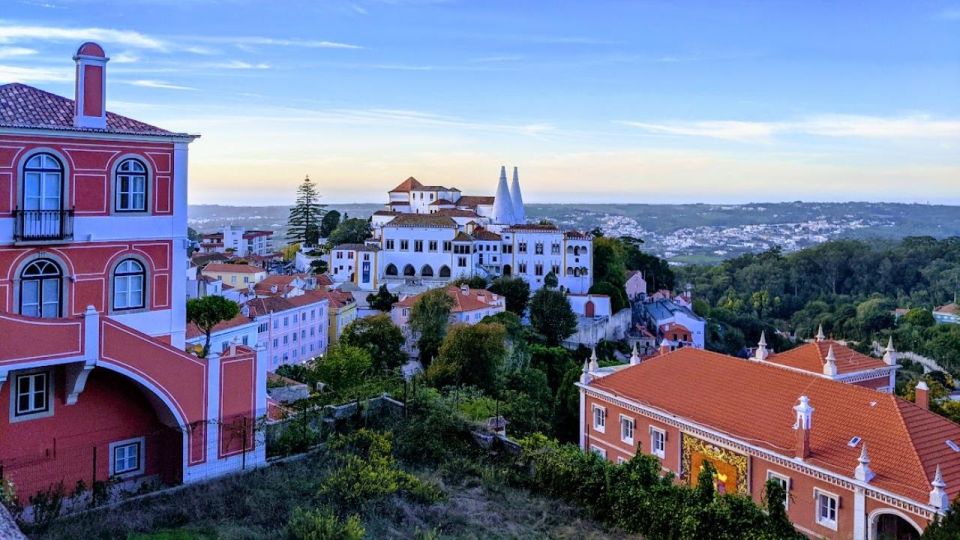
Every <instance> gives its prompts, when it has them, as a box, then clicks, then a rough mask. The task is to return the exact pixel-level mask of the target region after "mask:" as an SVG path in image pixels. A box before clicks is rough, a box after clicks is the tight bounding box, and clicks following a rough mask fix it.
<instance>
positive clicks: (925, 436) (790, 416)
mask: <svg viewBox="0 0 960 540" xmlns="http://www.w3.org/2000/svg"><path fill="white" fill-rule="evenodd" d="M838 349H839V347H834V351H835V352H837V351H838ZM587 388H596V389H599V390H604V391H606V392H609V393H612V394H615V395H617V396H619V397H623V398H626V399H628V400H631V401H633V402H636V403H638V404H640V405H642V406H645V407H651V408H654V409H657V410H660V411H662V412H663V413H665V414H666V415H668V416H669V417H673V418H679V419H683V420H686V421H690V422H693V423H696V424H699V425H701V426H704V427H707V428H710V429H712V430H714V431H718V432H720V433H722V434H724V435H725V436H728V437H730V438H732V439H735V440H738V441H741V442H743V443H746V444H750V445H753V446H758V447H761V448H764V449H766V450H769V451H772V452H776V453H778V454H781V455H785V456H788V457H791V458H792V456H794V455H795V444H796V433H795V431H794V429H793V425H794V422H795V420H796V414H795V412H794V410H793V407H794V406H795V405H796V404H797V400H798V398H799V397H800V396H807V397H808V398H809V400H810V405H811V406H812V407H813V408H814V413H813V422H812V426H813V427H812V429H811V431H810V445H811V456H810V457H809V458H807V459H805V460H804V462H805V463H808V464H810V465H814V466H819V467H823V468H825V469H828V470H830V471H833V472H835V473H837V474H841V475H843V476H846V477H853V475H854V469H855V468H856V466H857V463H858V462H857V458H858V457H859V456H860V452H861V450H862V448H861V447H860V445H862V444H863V443H866V444H867V445H868V448H869V454H870V459H871V463H870V467H871V469H872V470H873V472H874V473H875V474H876V476H875V477H874V478H873V479H871V480H870V484H871V485H874V486H876V487H879V488H882V489H886V490H889V491H891V492H894V493H897V494H900V495H902V496H906V497H909V498H910V499H912V500H915V501H920V502H922V503H924V504H925V503H926V501H927V500H928V499H929V492H930V482H931V480H933V478H934V474H935V471H936V468H937V466H940V467H941V470H942V472H943V476H944V478H945V480H946V483H947V486H948V493H949V495H950V498H951V499H952V498H954V497H955V496H956V495H957V494H958V493H960V452H956V451H954V450H953V449H952V448H951V446H949V445H948V441H953V442H956V443H958V444H960V425H957V424H955V423H953V422H951V421H950V420H947V419H946V418H943V417H942V416H940V415H937V414H935V413H933V412H931V411H929V410H927V409H924V408H921V407H919V406H917V405H915V404H913V403H911V402H909V401H905V400H903V399H901V398H899V397H897V396H895V395H892V394H887V393H883V392H877V391H875V390H872V389H869V388H864V387H861V386H857V385H852V384H845V383H842V382H837V381H833V380H830V379H826V378H823V377H818V376H816V375H814V374H807V373H803V372H800V371H795V370H788V369H783V368H781V367H778V366H775V365H771V364H769V363H765V362H756V361H752V360H744V359H740V358H735V357H732V356H727V355H724V354H719V353H714V352H709V351H704V350H702V349H695V348H689V347H688V348H682V349H678V350H676V351H673V352H670V353H666V354H662V355H659V356H657V357H655V358H653V359H651V360H646V361H644V362H643V363H641V364H639V365H635V366H629V367H626V368H624V369H621V370H619V371H616V372H614V373H612V374H610V375H607V376H605V377H601V378H597V379H594V380H593V381H592V382H591V383H589V384H588V385H587ZM854 437H859V438H860V440H861V441H862V442H860V443H859V444H853V445H851V443H852V441H853V440H854Z"/></svg>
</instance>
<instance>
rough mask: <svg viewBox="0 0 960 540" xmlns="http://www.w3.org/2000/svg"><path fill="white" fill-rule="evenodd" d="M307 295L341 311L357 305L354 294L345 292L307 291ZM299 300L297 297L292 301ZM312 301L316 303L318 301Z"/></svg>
mask: <svg viewBox="0 0 960 540" xmlns="http://www.w3.org/2000/svg"><path fill="white" fill-rule="evenodd" d="M307 293H309V294H310V295H312V296H313V297H315V298H317V299H321V300H327V301H328V302H329V303H330V304H329V305H330V309H340V308H342V307H344V306H347V305H349V304H351V303H356V300H354V298H353V295H352V294H350V293H348V292H345V291H338V290H337V289H329V290H325V291H307ZM304 296H306V294H304ZM297 298H300V297H299V296H297V297H294V298H292V299H291V300H296V299H297ZM312 301H313V302H316V301H317V300H312Z"/></svg>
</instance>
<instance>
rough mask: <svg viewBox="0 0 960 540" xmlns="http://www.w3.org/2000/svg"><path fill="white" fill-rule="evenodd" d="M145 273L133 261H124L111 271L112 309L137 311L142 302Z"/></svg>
mask: <svg viewBox="0 0 960 540" xmlns="http://www.w3.org/2000/svg"><path fill="white" fill-rule="evenodd" d="M146 277H147V273H146V271H144V269H143V265H142V264H140V262H139V261H137V260H135V259H126V260H124V261H122V262H121V263H120V264H118V265H117V268H116V270H114V271H113V309H115V310H122V309H137V308H142V307H144V306H145V305H146V303H145V302H144V296H145V295H144V283H145V282H146Z"/></svg>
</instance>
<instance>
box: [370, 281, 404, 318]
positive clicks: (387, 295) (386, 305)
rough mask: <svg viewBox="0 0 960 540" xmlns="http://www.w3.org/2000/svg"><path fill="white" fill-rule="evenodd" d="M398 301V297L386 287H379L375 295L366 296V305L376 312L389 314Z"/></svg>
mask: <svg viewBox="0 0 960 540" xmlns="http://www.w3.org/2000/svg"><path fill="white" fill-rule="evenodd" d="M399 301H400V297H399V296H397V295H395V294H393V293H392V292H390V289H388V288H387V286H386V285H381V286H380V288H379V289H377V293H376V294H374V293H370V294H368V295H367V303H368V304H370V307H371V308H373V309H375V310H377V311H383V312H389V311H390V310H391V309H392V308H393V305H394V304H396V303H397V302H399Z"/></svg>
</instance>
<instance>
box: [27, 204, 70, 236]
mask: <svg viewBox="0 0 960 540" xmlns="http://www.w3.org/2000/svg"><path fill="white" fill-rule="evenodd" d="M13 214H14V217H15V218H16V229H15V230H14V233H13V239H14V241H16V242H44V241H58V240H69V239H71V238H73V209H70V210H15V211H14V213H13Z"/></svg>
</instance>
